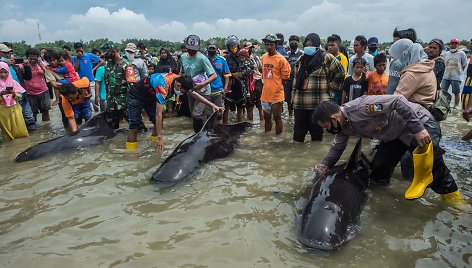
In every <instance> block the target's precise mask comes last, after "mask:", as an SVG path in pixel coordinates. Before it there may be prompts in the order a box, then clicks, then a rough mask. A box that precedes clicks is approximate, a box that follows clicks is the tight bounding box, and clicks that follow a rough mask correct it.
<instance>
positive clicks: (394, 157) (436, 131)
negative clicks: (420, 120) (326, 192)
mask: <svg viewBox="0 0 472 268" xmlns="http://www.w3.org/2000/svg"><path fill="white" fill-rule="evenodd" d="M424 128H425V129H426V130H427V131H428V133H429V135H430V136H431V139H432V141H433V151H434V161H433V182H432V183H431V184H430V185H429V187H430V188H431V189H432V190H433V191H435V192H436V193H438V194H448V193H452V192H454V191H457V185H456V182H455V181H454V178H452V176H451V174H450V171H449V169H448V168H447V166H446V164H445V163H444V159H443V154H444V150H443V149H442V148H441V147H440V146H439V141H440V140H441V129H440V128H439V126H438V124H437V123H436V121H434V120H433V119H430V120H428V121H427V122H426V123H425V124H424ZM417 146H418V143H417V142H416V139H413V141H412V143H411V144H410V146H407V145H405V144H404V143H403V142H402V141H400V140H399V139H396V140H393V141H389V142H381V143H380V145H379V147H378V149H377V153H376V154H375V156H374V159H373V160H372V162H371V164H370V165H371V168H372V173H371V175H370V177H371V179H372V180H373V181H374V182H376V183H379V184H382V185H388V184H389V183H390V179H391V177H392V173H393V169H394V168H395V166H396V165H397V164H398V162H399V161H400V159H401V158H402V156H403V154H404V153H405V152H406V151H409V152H410V153H413V151H414V150H415V148H416V147H417Z"/></svg>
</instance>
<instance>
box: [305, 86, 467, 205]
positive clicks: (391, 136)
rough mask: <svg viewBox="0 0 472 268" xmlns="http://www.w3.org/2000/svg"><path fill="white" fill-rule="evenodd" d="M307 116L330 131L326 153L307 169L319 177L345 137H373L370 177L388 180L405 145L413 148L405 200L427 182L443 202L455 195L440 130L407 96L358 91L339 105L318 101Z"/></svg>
mask: <svg viewBox="0 0 472 268" xmlns="http://www.w3.org/2000/svg"><path fill="white" fill-rule="evenodd" d="M313 120H314V122H316V123H318V124H319V125H320V126H322V127H323V128H325V129H326V131H328V132H329V133H332V134H335V135H336V136H335V138H334V141H333V143H332V145H331V148H330V150H329V152H328V155H327V156H326V157H325V159H324V160H323V162H322V163H321V164H317V165H315V166H314V168H313V169H314V171H315V172H316V173H317V174H318V175H319V176H323V175H324V174H325V173H326V171H327V170H328V168H331V167H333V166H334V164H336V162H337V161H338V160H339V158H340V157H341V155H342V153H343V151H344V149H345V148H346V145H347V142H348V139H349V136H358V137H366V138H376V139H378V140H380V145H379V147H378V150H377V152H376V154H375V157H374V159H373V160H372V162H371V168H372V173H371V176H370V178H371V180H372V181H373V182H376V183H379V184H382V185H388V184H389V183H390V178H391V176H392V173H393V169H394V168H395V166H396V165H397V164H398V162H399V161H400V159H401V157H402V155H403V154H404V153H405V152H406V151H407V150H409V151H410V152H413V160H414V163H415V165H414V166H415V172H414V178H413V182H412V183H411V185H410V187H409V188H408V190H407V192H406V193H405V198H406V199H416V198H419V197H421V196H422V195H423V194H424V191H425V189H426V187H428V186H429V187H430V188H431V189H432V190H433V191H435V192H436V193H438V194H441V196H442V197H443V200H445V201H452V202H454V201H460V200H461V199H460V192H459V190H458V188H457V185H456V182H455V181H454V179H453V178H452V176H451V174H450V171H449V169H448V168H447V167H446V165H445V163H444V160H443V157H442V155H443V154H444V150H443V149H442V148H441V147H440V146H439V141H440V139H441V129H440V128H439V126H438V124H437V123H436V121H435V120H434V118H433V116H432V115H431V114H430V113H429V111H428V110H426V109H425V108H423V107H422V106H421V105H419V104H416V103H412V102H409V101H407V100H406V98H405V97H403V96H402V95H394V96H392V95H386V96H363V97H360V98H357V99H355V100H353V101H350V102H347V103H345V104H344V105H342V106H341V107H340V106H339V105H337V104H335V103H332V102H323V103H321V104H320V105H318V106H317V107H316V108H315V111H314V112H313ZM417 146H418V148H416V147H417ZM415 148H416V149H415ZM419 151H422V152H421V153H419Z"/></svg>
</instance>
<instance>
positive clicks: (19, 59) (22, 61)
mask: <svg viewBox="0 0 472 268" xmlns="http://www.w3.org/2000/svg"><path fill="white" fill-rule="evenodd" d="M24 62H25V60H24V59H22V58H16V59H15V64H21V63H24Z"/></svg>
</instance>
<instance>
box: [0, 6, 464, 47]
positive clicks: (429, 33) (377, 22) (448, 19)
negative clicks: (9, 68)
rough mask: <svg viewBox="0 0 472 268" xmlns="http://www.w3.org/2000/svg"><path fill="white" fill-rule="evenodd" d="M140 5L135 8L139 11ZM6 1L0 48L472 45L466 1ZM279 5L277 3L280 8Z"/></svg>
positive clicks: (0, 23)
mask: <svg viewBox="0 0 472 268" xmlns="http://www.w3.org/2000/svg"><path fill="white" fill-rule="evenodd" d="M138 3H139V4H138ZM144 3H146V2H145V1H139V2H136V1H107V0H103V1H91V0H81V1H37V0H35V1H33V0H29V1H24V0H17V1H5V0H0V5H1V6H2V10H3V12H2V16H1V17H0V36H1V40H0V41H13V42H17V41H21V40H25V41H27V42H28V43H30V44H36V43H38V42H39V37H38V28H37V24H38V23H39V26H40V27H39V28H40V32H41V37H42V41H43V42H51V41H55V40H59V39H62V40H66V41H79V40H84V41H88V40H92V39H98V38H103V37H107V38H109V39H111V40H114V41H120V40H122V39H126V38H141V39H148V38H156V39H163V40H170V41H181V40H183V39H184V38H185V37H186V36H187V35H189V34H197V35H199V36H200V37H201V38H202V39H207V38H209V37H216V36H219V37H226V36H228V35H230V34H235V35H236V36H238V37H240V38H251V37H252V38H256V39H259V40H260V39H262V38H263V37H264V36H265V35H266V34H267V33H275V32H281V33H283V34H284V35H285V36H286V39H288V36H289V35H291V34H297V35H307V34H308V33H310V32H314V33H318V34H319V35H320V36H321V37H322V38H326V37H327V36H329V35H331V34H333V33H337V34H339V35H340V36H341V38H342V39H343V40H347V39H349V40H351V39H353V38H354V37H355V36H356V35H358V34H363V35H365V36H366V37H367V38H369V37H371V36H377V37H378V38H379V40H380V42H390V41H391V39H392V32H393V29H394V28H395V27H396V26H398V27H399V28H400V29H406V28H410V27H412V28H414V29H415V30H416V32H417V34H418V38H419V39H421V40H423V41H429V40H430V39H432V38H436V37H438V38H441V39H443V40H444V41H445V43H447V42H448V41H449V40H450V39H451V38H458V39H459V40H470V39H471V38H472V18H471V16H470V13H471V11H472V0H443V1H436V0H413V1H405V0H377V1H371V0H369V1H367V0H357V1H350V0H325V1H308V0H291V1H275V0H251V1H249V0H239V1H210V0H200V1H193V0H180V1H149V2H148V3H147V4H144ZM282 3H283V4H282Z"/></svg>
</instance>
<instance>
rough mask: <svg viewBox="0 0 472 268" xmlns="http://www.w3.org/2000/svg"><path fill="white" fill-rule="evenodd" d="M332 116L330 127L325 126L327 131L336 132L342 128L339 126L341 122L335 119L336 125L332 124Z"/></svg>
mask: <svg viewBox="0 0 472 268" xmlns="http://www.w3.org/2000/svg"><path fill="white" fill-rule="evenodd" d="M333 120H334V119H333V118H331V127H330V128H327V129H326V131H327V132H328V133H331V134H335V135H336V134H338V133H339V132H341V131H342V130H343V128H342V127H341V124H340V123H339V121H338V119H336V124H337V126H336V127H334V124H333Z"/></svg>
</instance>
